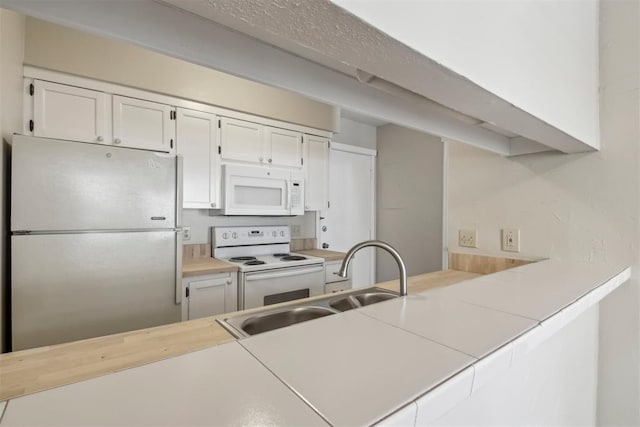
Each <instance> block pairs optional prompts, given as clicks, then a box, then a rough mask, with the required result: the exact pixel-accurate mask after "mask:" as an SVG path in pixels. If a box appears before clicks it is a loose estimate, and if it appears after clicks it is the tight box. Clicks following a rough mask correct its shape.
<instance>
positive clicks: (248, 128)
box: [220, 117, 266, 164]
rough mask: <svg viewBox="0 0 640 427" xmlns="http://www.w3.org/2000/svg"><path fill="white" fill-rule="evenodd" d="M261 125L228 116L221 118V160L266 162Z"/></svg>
mask: <svg viewBox="0 0 640 427" xmlns="http://www.w3.org/2000/svg"><path fill="white" fill-rule="evenodd" d="M262 128H263V126H262V125H259V124H256V123H251V122H245V121H243V120H235V119H229V118H226V117H225V118H222V119H221V132H220V146H221V160H223V161H224V160H230V161H239V162H249V163H258V164H260V163H266V162H265V153H264V141H263V138H262V133H263V130H262Z"/></svg>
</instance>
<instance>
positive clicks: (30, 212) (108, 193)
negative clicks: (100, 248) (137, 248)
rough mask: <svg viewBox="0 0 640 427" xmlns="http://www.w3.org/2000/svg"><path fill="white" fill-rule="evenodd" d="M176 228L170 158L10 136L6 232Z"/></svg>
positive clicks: (173, 170) (172, 160)
mask: <svg viewBox="0 0 640 427" xmlns="http://www.w3.org/2000/svg"><path fill="white" fill-rule="evenodd" d="M175 226H176V158H175V156H170V155H167V154H161V153H153V152H149V151H142V150H134V149H129V148H118V147H108V146H103V145H96V144H87V143H81V142H69V141H62V140H52V139H44V138H36V137H28V136H20V135H16V136H15V137H14V140H13V148H12V182H11V230H13V231H21V230H28V231H48V230H113V229H145V228H156V229H158V228H164V229H167V228H174V227H175Z"/></svg>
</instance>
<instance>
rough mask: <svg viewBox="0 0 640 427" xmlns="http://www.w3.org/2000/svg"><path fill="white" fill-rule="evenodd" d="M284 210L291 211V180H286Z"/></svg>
mask: <svg viewBox="0 0 640 427" xmlns="http://www.w3.org/2000/svg"><path fill="white" fill-rule="evenodd" d="M284 208H285V210H287V211H291V180H290V179H288V180H287V205H286V206H285V207H284Z"/></svg>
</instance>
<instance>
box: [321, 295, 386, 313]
mask: <svg viewBox="0 0 640 427" xmlns="http://www.w3.org/2000/svg"><path fill="white" fill-rule="evenodd" d="M397 297H398V296H397V295H394V294H391V293H388V292H367V293H364V294H359V295H349V296H347V297H344V298H339V299H336V300H333V301H331V303H329V305H330V306H331V307H333V308H335V309H336V310H339V311H347V310H352V309H354V308H358V307H364V306H366V305H371V304H375V303H377V302H382V301H387V300H390V299H393V298H397Z"/></svg>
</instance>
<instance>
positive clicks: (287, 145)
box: [264, 126, 302, 169]
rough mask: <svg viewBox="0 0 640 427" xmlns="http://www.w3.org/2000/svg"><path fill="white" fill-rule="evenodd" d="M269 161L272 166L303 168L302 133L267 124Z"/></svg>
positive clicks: (266, 138) (266, 144)
mask: <svg viewBox="0 0 640 427" xmlns="http://www.w3.org/2000/svg"><path fill="white" fill-rule="evenodd" d="M264 134H265V147H266V149H267V154H268V158H267V162H268V163H269V164H270V165H272V166H278V167H287V168H296V169H300V168H302V134H301V133H300V132H294V131H290V130H285V129H278V128H272V127H268V126H265V128H264Z"/></svg>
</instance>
